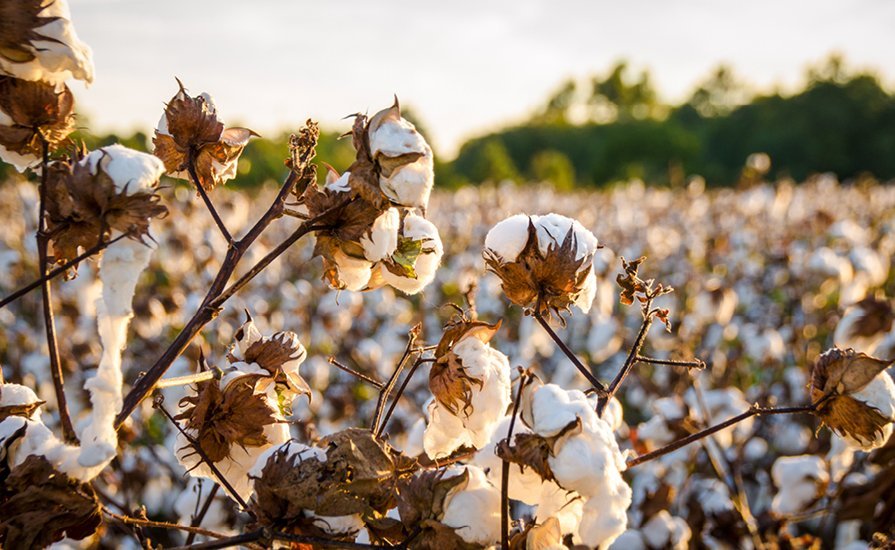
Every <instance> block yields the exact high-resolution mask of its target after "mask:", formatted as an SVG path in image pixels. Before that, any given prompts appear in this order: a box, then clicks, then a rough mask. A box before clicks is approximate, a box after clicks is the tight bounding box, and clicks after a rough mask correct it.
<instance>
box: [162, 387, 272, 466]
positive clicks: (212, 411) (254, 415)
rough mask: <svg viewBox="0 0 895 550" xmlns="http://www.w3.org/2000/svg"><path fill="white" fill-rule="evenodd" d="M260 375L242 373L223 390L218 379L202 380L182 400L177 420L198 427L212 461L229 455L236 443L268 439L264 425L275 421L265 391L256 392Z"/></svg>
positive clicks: (255, 443) (201, 444) (253, 444)
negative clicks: (195, 388)
mask: <svg viewBox="0 0 895 550" xmlns="http://www.w3.org/2000/svg"><path fill="white" fill-rule="evenodd" d="M257 380H258V377H257V376H241V377H239V378H237V379H236V380H233V381H231V382H230V383H229V384H227V386H226V387H225V388H224V389H223V390H221V384H220V381H218V380H208V381H205V382H199V384H198V391H197V392H196V395H195V396H187V397H184V398H183V399H181V400H180V406H181V407H183V408H184V410H183V411H182V412H181V413H180V414H178V415H177V416H175V417H174V418H175V420H185V421H186V425H185V428H186V429H187V430H193V431H195V433H196V435H195V438H196V440H197V442H198V444H199V447H200V448H201V449H202V451H203V452H204V453H205V454H206V455H207V456H208V458H209V459H210V460H211V461H212V462H218V461H220V460H223V459H225V458H227V457H229V456H230V452H231V448H232V447H233V445H239V446H240V447H242V448H246V447H260V446H262V445H265V444H266V443H267V436H266V435H265V434H264V427H265V426H267V425H268V424H273V423H275V422H276V419H275V418H274V411H273V410H271V408H270V407H269V406H268V404H267V400H266V399H265V397H264V395H261V394H255V382H257Z"/></svg>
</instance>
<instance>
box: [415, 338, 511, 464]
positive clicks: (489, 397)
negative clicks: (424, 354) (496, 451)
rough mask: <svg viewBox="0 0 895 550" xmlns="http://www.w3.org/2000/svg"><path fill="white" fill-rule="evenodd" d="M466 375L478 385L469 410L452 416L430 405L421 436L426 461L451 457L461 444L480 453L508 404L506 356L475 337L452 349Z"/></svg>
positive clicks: (438, 407)
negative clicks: (478, 381)
mask: <svg viewBox="0 0 895 550" xmlns="http://www.w3.org/2000/svg"><path fill="white" fill-rule="evenodd" d="M453 352H454V353H456V354H457V356H458V357H459V358H460V361H461V362H462V364H463V366H464V367H465V369H466V375H467V376H470V377H472V378H476V379H478V380H481V381H482V385H481V387H479V386H478V385H477V384H472V385H471V387H470V389H471V392H472V398H471V402H470V405H471V408H470V409H469V410H468V411H467V412H468V415H467V414H466V412H464V411H463V410H460V411H458V412H459V416H454V415H453V414H452V413H451V412H450V411H449V410H448V409H447V408H445V407H443V406H442V405H440V404H439V403H438V402H437V401H433V402H432V405H430V408H429V414H430V420H429V424H428V426H426V432H425V433H424V435H423V448H424V449H425V451H426V454H427V455H428V456H429V457H430V458H441V457H444V456H447V455H449V454H451V453H452V452H453V451H454V450H456V449H457V448H458V447H460V446H461V445H464V444H468V445H471V446H472V447H475V448H476V449H481V448H483V447H485V446H486V445H488V443H489V441H490V440H491V437H492V435H493V434H494V430H495V429H496V428H497V426H498V425H499V424H500V422H501V420H502V419H503V418H504V416H505V415H506V412H507V407H508V406H509V404H510V401H511V397H510V364H509V361H508V360H507V356H506V355H504V354H503V353H501V352H499V351H497V350H496V349H494V348H492V347H491V346H490V345H488V344H486V343H484V342H482V341H481V340H479V339H478V338H475V337H467V338H463V339H461V340H460V342H459V343H457V344H455V345H454V347H453Z"/></svg>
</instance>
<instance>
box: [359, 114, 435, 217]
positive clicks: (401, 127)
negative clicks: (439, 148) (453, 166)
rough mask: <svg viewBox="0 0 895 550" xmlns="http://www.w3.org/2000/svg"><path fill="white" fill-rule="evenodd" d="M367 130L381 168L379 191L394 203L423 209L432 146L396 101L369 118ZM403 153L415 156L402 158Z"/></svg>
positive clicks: (429, 186) (431, 166) (431, 172)
mask: <svg viewBox="0 0 895 550" xmlns="http://www.w3.org/2000/svg"><path fill="white" fill-rule="evenodd" d="M368 132H369V134H368V136H369V140H370V154H371V155H372V156H373V159H374V160H376V161H377V162H378V163H379V164H380V168H381V169H382V170H381V176H380V178H379V187H380V189H382V192H383V193H384V194H385V195H386V196H387V197H388V198H389V199H391V200H392V201H393V202H395V203H396V204H400V205H402V206H407V207H411V208H423V209H425V208H426V205H427V204H428V202H429V194H430V193H431V191H432V186H433V184H434V181H435V173H434V159H433V155H432V148H431V147H429V144H428V143H426V140H425V139H424V138H423V136H422V135H421V134H420V133H419V132H417V130H416V128H415V127H414V126H413V124H411V123H410V121H408V120H407V119H405V118H403V117H401V110H400V108H399V107H398V104H397V101H396V102H395V105H393V106H392V107H390V108H388V109H384V110H382V111H380V112H378V113H376V115H374V116H373V118H371V119H370V124H369V126H368ZM406 155H419V158H416V159H414V160H412V161H411V162H405V161H403V159H407V157H406ZM396 163H397V164H398V165H397V166H394V164H396Z"/></svg>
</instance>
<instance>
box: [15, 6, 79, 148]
mask: <svg viewBox="0 0 895 550" xmlns="http://www.w3.org/2000/svg"><path fill="white" fill-rule="evenodd" d="M5 4H6V2H4V5H5ZM3 10H4V8H0V11H3ZM5 23H6V22H5V21H4V22H3V23H0V29H3V28H4V27H5V26H6V25H5ZM2 35H3V32H0V43H2V40H3V39H2ZM0 48H2V44H0ZM0 55H3V50H2V49H0ZM74 110H75V100H74V96H73V95H72V93H71V90H69V89H68V86H66V85H64V84H63V85H61V86H59V87H57V86H55V85H53V84H49V83H46V82H39V81H28V80H19V79H17V78H12V77H6V76H0V114H3V115H6V117H8V119H9V121H8V122H5V123H3V124H0V146H2V147H3V148H5V149H7V150H9V151H12V152H14V153H17V154H19V155H22V156H25V157H28V158H31V157H33V158H35V159H40V158H41V157H42V155H43V144H42V141H43V140H46V142H47V143H48V145H49V147H50V150H51V151H52V150H55V149H57V148H58V147H59V146H60V145H61V144H63V143H64V142H65V141H66V138H67V137H68V135H69V134H70V133H71V132H72V131H73V130H74V129H75V116H74ZM6 117H4V118H6Z"/></svg>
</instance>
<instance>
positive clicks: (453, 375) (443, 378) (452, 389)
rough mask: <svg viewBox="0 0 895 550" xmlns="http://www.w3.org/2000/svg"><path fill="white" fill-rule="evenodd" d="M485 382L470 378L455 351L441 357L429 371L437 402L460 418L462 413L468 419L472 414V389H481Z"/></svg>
mask: <svg viewBox="0 0 895 550" xmlns="http://www.w3.org/2000/svg"><path fill="white" fill-rule="evenodd" d="M484 385H485V383H484V381H483V380H480V379H478V378H475V377H473V376H469V375H468V374H467V373H466V367H464V366H463V361H462V360H461V359H460V356H458V355H457V354H456V353H454V352H453V351H451V352H448V353H447V354H445V355H443V356H441V357H439V358H438V359H437V360H436V361H435V363H434V364H433V365H432V369H431V370H430V371H429V390H431V392H432V395H434V396H435V400H436V401H438V403H440V404H441V405H443V406H444V407H446V408H447V410H449V411H451V414H453V415H454V416H459V415H460V413H461V411H462V413H463V414H464V415H466V417H469V415H470V414H471V413H472V387H473V386H478V388H479V389H480V390H481V388H482V387H483V386H484Z"/></svg>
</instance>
